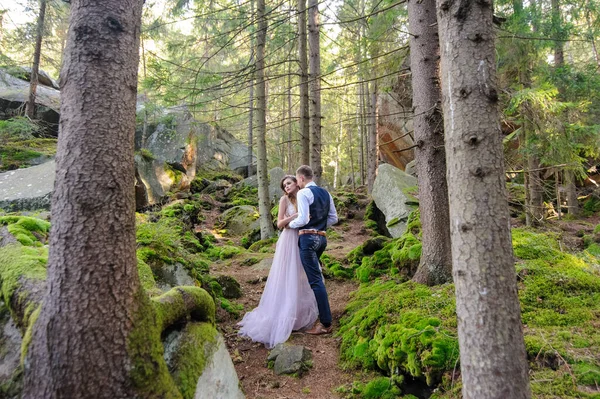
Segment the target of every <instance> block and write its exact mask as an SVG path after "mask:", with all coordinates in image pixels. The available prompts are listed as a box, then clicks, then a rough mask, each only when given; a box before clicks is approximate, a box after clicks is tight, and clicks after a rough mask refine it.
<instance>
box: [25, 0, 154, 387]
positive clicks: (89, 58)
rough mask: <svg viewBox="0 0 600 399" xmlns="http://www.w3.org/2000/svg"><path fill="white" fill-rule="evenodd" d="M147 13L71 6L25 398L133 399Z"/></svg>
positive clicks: (118, 4) (131, 6)
mask: <svg viewBox="0 0 600 399" xmlns="http://www.w3.org/2000/svg"><path fill="white" fill-rule="evenodd" d="M142 4H143V2H142V1H140V0H103V1H98V0H96V1H82V0H73V1H72V3H71V20H70V21H71V22H70V28H69V33H68V39H67V47H66V54H65V61H64V64H63V73H62V74H61V77H62V82H61V88H62V90H61V95H62V99H63V102H62V105H61V119H60V135H59V143H58V151H57V157H56V161H57V162H56V163H57V167H56V169H57V173H56V182H55V189H54V194H53V198H52V234H51V236H50V254H49V259H48V290H47V293H46V296H45V299H44V303H43V305H42V310H41V314H40V317H39V319H38V320H37V322H36V324H35V327H34V335H33V340H32V344H31V347H30V349H29V353H28V356H27V360H26V361H25V384H24V386H25V388H24V393H23V397H24V398H89V397H94V398H124V397H136V395H137V394H136V390H135V387H134V384H133V383H132V381H131V378H130V372H131V369H132V366H133V365H132V362H131V357H130V355H129V354H128V349H129V347H128V345H129V338H130V335H131V333H132V331H133V329H134V323H135V320H136V317H137V316H136V315H137V312H138V310H139V309H140V302H139V301H138V300H137V299H136V298H137V296H136V295H139V293H140V292H141V290H142V288H141V286H140V282H139V278H138V272H137V267H136V263H137V260H136V254H135V248H136V244H135V208H134V207H135V201H134V190H133V187H134V183H135V178H134V162H133V154H134V130H135V103H136V93H137V71H138V60H139V36H140V27H141V14H142Z"/></svg>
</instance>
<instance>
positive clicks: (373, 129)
mask: <svg viewBox="0 0 600 399" xmlns="http://www.w3.org/2000/svg"><path fill="white" fill-rule="evenodd" d="M373 75H375V73H373ZM371 87H372V88H373V89H372V91H371V102H370V109H369V154H368V164H367V170H368V175H367V190H368V191H369V192H371V191H373V185H374V184H375V177H376V176H377V161H378V155H379V148H378V141H379V140H378V131H377V127H378V126H377V81H376V80H374V81H373V84H372V85H371Z"/></svg>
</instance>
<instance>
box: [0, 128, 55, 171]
mask: <svg viewBox="0 0 600 399" xmlns="http://www.w3.org/2000/svg"><path fill="white" fill-rule="evenodd" d="M43 133H44V129H43V128H42V127H41V126H39V125H37V124H36V123H34V122H32V121H30V120H29V119H27V118H23V117H17V118H13V119H9V120H4V121H0V172H2V171H5V170H12V169H18V168H22V167H27V166H30V165H31V161H32V160H34V159H36V158H40V157H51V156H54V155H55V154H56V139H46V138H37V137H36V136H39V135H42V134H43Z"/></svg>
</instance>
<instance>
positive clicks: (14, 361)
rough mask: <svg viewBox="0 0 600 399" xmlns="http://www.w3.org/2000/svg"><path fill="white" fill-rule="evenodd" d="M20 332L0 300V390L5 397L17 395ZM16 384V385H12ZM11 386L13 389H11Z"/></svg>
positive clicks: (0, 393) (15, 396)
mask: <svg viewBox="0 0 600 399" xmlns="http://www.w3.org/2000/svg"><path fill="white" fill-rule="evenodd" d="M21 342H22V338H21V332H20V331H19V329H18V328H17V326H16V325H15V323H14V321H13V319H12V317H11V316H10V314H9V311H8V309H7V307H6V306H5V305H4V302H2V301H1V300H0V354H2V356H0V386H3V387H4V388H8V389H6V391H8V392H6V391H5V390H4V389H3V390H2V391H0V396H1V395H2V393H4V394H5V395H7V396H6V397H7V398H13V397H14V398H17V397H19V395H18V391H19V389H20V386H18V374H19V364H20V362H21ZM13 385H16V386H13ZM11 388H13V389H11ZM3 397H4V396H3Z"/></svg>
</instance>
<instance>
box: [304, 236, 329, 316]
mask: <svg viewBox="0 0 600 399" xmlns="http://www.w3.org/2000/svg"><path fill="white" fill-rule="evenodd" d="M298 246H299V247H300V259H301V260H302V266H303V267H304V271H305V272H306V277H308V283H309V284H310V288H312V290H313V292H314V294H315V298H316V299H317V307H318V308H319V320H320V321H321V324H323V325H324V326H325V327H329V326H330V325H331V310H330V309H329V299H328V298H327V290H326V289H325V283H324V282H323V274H322V273H321V269H320V267H319V258H320V257H321V255H322V254H323V251H325V247H327V238H325V237H324V236H320V235H318V234H302V235H300V236H299V237H298Z"/></svg>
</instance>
